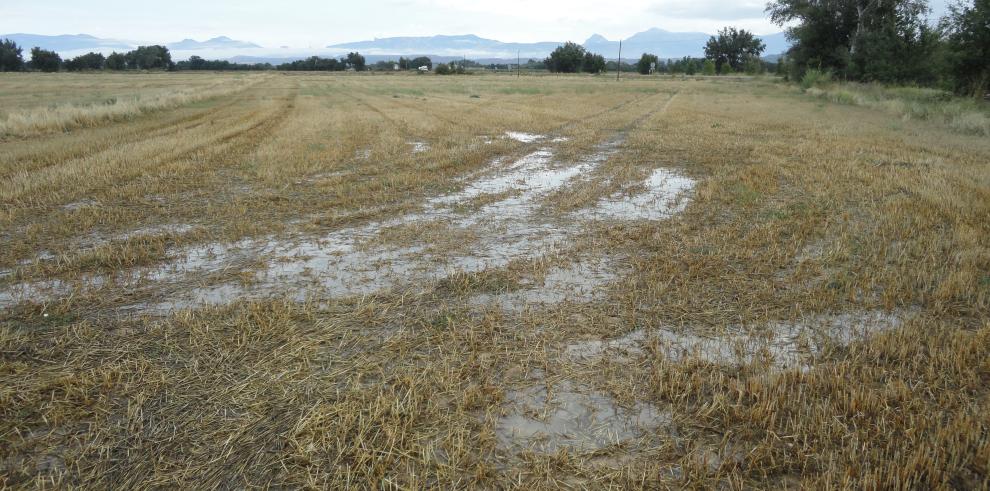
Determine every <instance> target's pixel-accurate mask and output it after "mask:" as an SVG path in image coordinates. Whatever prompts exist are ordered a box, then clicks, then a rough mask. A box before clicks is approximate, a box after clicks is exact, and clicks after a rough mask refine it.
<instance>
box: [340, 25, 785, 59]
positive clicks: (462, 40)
mask: <svg viewBox="0 0 990 491" xmlns="http://www.w3.org/2000/svg"><path fill="white" fill-rule="evenodd" d="M710 37H711V34H706V33H703V32H670V31H665V30H663V29H657V28H653V29H650V30H647V31H643V32H639V33H636V34H634V35H632V36H630V37H629V38H627V39H623V40H622V53H623V58H638V57H639V55H641V54H643V53H652V54H656V55H658V56H660V57H661V58H682V57H684V56H697V57H700V56H703V55H704V51H705V43H706V42H707V41H708V38H710ZM758 37H760V38H761V39H762V40H763V42H764V43H766V45H767V49H766V51H764V53H765V54H766V55H776V54H779V53H783V52H785V51H787V50H788V49H789V48H790V43H789V42H788V41H787V39H786V38H785V36H784V33H777V34H769V35H764V36H758ZM561 44H563V42H560V41H546V42H537V43H503V42H501V41H496V40H494V39H485V38H481V37H478V36H475V35H473V34H467V35H463V36H428V37H391V38H379V39H375V40H372V41H359V42H354V43H343V44H332V45H330V46H327V48H329V49H341V50H357V51H361V53H362V54H372V55H395V56H398V55H439V56H467V57H468V58H499V59H511V58H515V57H516V56H517V54H518V55H519V56H521V57H523V58H543V57H545V56H547V55H548V54H550V52H551V51H553V50H554V48H556V47H557V46H560V45H561ZM583 46H584V47H585V48H586V49H588V50H589V51H591V52H593V53H598V54H601V55H604V56H605V57H606V58H609V59H614V58H617V57H618V55H619V41H618V40H615V41H610V40H608V39H606V38H605V37H604V36H602V35H600V34H595V35H592V36H591V37H590V38H588V39H587V40H586V41H585V42H584V44H583Z"/></svg>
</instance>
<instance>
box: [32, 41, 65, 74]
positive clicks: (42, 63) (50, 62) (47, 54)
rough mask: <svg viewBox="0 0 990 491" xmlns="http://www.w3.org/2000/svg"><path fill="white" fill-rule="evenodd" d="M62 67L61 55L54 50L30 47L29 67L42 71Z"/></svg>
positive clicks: (53, 70)
mask: <svg viewBox="0 0 990 491" xmlns="http://www.w3.org/2000/svg"><path fill="white" fill-rule="evenodd" d="M61 67H62V57H60V56H59V55H58V53H56V52H54V51H48V50H47V49H41V48H38V47H34V48H31V68H33V69H35V70H41V71H43V72H57V71H58V69H59V68H61Z"/></svg>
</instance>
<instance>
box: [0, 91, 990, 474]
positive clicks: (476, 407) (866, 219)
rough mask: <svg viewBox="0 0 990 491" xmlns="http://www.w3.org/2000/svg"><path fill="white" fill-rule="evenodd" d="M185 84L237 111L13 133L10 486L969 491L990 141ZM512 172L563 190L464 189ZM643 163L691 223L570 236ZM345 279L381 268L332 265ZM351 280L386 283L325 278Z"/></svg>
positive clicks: (703, 102)
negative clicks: (558, 428)
mask: <svg viewBox="0 0 990 491" xmlns="http://www.w3.org/2000/svg"><path fill="white" fill-rule="evenodd" d="M33 76H36V77H39V79H40V80H43V82H44V83H39V84H37V87H38V89H37V90H38V91H42V93H45V92H43V91H44V90H50V89H51V88H52V85H49V84H54V85H56V86H57V84H66V85H67V86H73V85H74V84H80V83H85V84H86V85H87V86H90V87H92V89H91V90H93V91H99V92H112V91H125V92H126V90H130V89H125V87H124V86H125V85H138V84H141V83H147V84H149V85H148V87H149V89H148V90H158V89H153V88H152V87H159V86H162V85H165V83H164V82H162V80H169V79H167V78H165V79H160V78H157V77H159V76H158V75H130V76H129V78H128V79H127V80H128V82H127V83H126V84H123V83H122V82H121V81H120V79H119V78H117V76H108V78H105V79H101V78H100V77H101V76H88V75H78V76H76V75H73V76H60V78H58V79H49V78H44V79H42V77H43V76H42V75H33ZM162 76H163V77H164V75H162ZM170 76H171V75H170ZM145 77H149V78H145ZM81 80H83V81H84V82H80V81H81ZM101 83H102V85H101ZM184 83H185V82H184ZM189 83H196V84H202V85H199V86H197V87H196V88H195V89H193V88H190V89H188V90H197V91H199V89H201V88H202V87H224V88H227V87H237V89H236V90H231V91H229V92H218V93H216V94H213V95H212V96H210V97H206V98H202V99H199V100H198V101H196V102H194V103H181V104H179V103H175V104H168V105H166V106H163V107H161V108H158V110H155V111H139V112H137V113H135V114H132V115H130V116H128V117H127V118H126V119H116V118H104V119H94V120H91V121H88V122H86V123H85V124H82V125H80V126H77V127H76V129H75V130H74V131H72V132H68V133H51V134H46V135H43V136H40V135H33V134H23V135H20V136H14V135H11V136H8V137H7V139H6V140H4V141H2V142H0V204H2V207H0V241H2V243H3V247H2V248H0V306H2V308H3V310H2V312H0V441H2V442H3V443H4V444H3V445H0V482H2V483H4V484H5V485H8V486H13V487H38V488H48V487H72V486H78V487H92V488H106V487H115V488H117V487H166V486H167V487H249V486H250V487H292V488H296V487H334V488H340V487H359V488H402V489H405V488H425V487H444V488H472V487H481V488H525V489H558V488H570V487H588V488H603V487H611V488H620V487H621V488H629V487H632V488H668V487H675V488H681V487H683V488H713V487H723V488H746V487H759V488H782V487H804V488H813V489H819V488H857V489H862V488H912V489H914V488H925V489H928V488H934V489H939V488H941V489H946V488H968V489H972V488H980V487H984V488H985V487H987V486H988V485H990V481H988V476H990V399H988V397H990V393H988V391H987V384H988V382H990V362H988V360H990V322H988V321H987V319H988V318H990V221H988V220H987V217H988V216H990V191H988V190H990V142H988V141H987V140H986V139H985V138H982V137H978V136H971V135H967V134H961V133H959V132H956V131H953V130H952V129H951V128H948V127H946V126H945V125H944V124H943V123H942V122H940V121H934V120H906V121H898V122H897V124H896V125H894V124H891V123H890V121H889V114H887V113H885V112H883V111H878V110H876V109H873V108H870V107H858V106H855V105H843V104H830V103H827V102H825V101H821V100H815V99H812V98H808V97H807V96H805V95H803V94H798V93H795V92H794V91H791V90H789V89H787V88H785V87H782V86H779V85H775V84H772V83H769V82H765V81H760V80H751V81H746V80H739V81H735V80H730V81H723V80H700V81H697V80H675V79H669V78H662V79H633V78H630V79H629V80H625V81H623V82H621V83H615V82H614V81H613V80H611V79H603V78H593V77H522V78H519V79H517V78H514V77H512V78H510V77H498V76H472V77H427V76H380V77H367V76H355V75H324V74H273V75H271V76H266V77H264V78H261V79H257V80H255V79H250V81H249V79H245V78H236V79H235V78H234V77H232V76H228V75H203V76H202V77H197V78H196V79H195V80H193V81H189ZM5 84H6V86H10V87H13V86H17V87H18V90H17V94H19V97H20V98H21V99H16V98H11V95H10V92H9V91H6V90H0V93H2V94H3V97H4V98H6V99H5V101H4V102H5V103H6V102H7V99H10V100H11V101H16V102H12V103H11V105H10V106H9V107H18V108H19V109H18V111H25V114H26V113H29V112H31V111H34V110H35V109H34V108H33V107H32V105H31V103H30V101H32V100H34V99H35V98H34V97H33V93H32V91H31V90H32V89H31V85H32V84H31V83H28V82H27V79H26V78H25V77H24V76H22V75H16V76H13V77H9V78H8V77H0V87H3V86H5ZM74 90H75V91H76V92H77V93H78V95H79V97H78V98H77V100H85V98H86V96H85V90H83V89H82V88H77V89H74ZM167 90H169V91H172V93H179V92H181V91H183V90H187V89H182V88H175V87H171V88H169V89H167ZM224 90H226V89H224ZM122 93H123V92H122ZM473 95H477V96H480V97H477V98H475V97H471V96H473ZM15 104H16V106H15ZM506 131H520V132H529V133H533V134H538V135H547V136H546V137H545V138H542V139H539V140H537V141H533V142H520V141H515V140H513V139H510V138H504V137H502V136H503V135H504V133H505V132H506ZM555 137H560V138H566V141H565V140H562V139H561V140H558V141H552V139H553V138H555ZM411 142H422V143H424V144H426V145H427V147H428V148H426V149H425V150H424V151H421V152H413V145H412V144H411ZM541 151H544V152H545V154H540V153H539V152H541ZM534 155H535V157H534ZM541 155H544V156H546V161H545V162H544V161H542V160H539V159H540V158H543V157H541ZM526 159H530V160H526ZM493 162H498V163H493ZM519 162H523V163H525V162H538V163H540V162H542V163H540V166H537V167H538V168H539V169H540V172H542V174H539V175H542V176H544V177H545V178H546V179H549V178H548V177H546V176H555V175H558V174H555V173H557V172H559V173H565V172H567V171H568V169H575V168H577V169H581V170H582V172H581V173H579V174H576V176H577V177H574V178H571V179H570V180H566V181H565V182H564V183H563V184H561V185H559V186H557V187H549V188H547V189H548V190H547V191H546V192H545V193H542V194H541V193H536V192H535V191H532V189H539V186H540V185H543V184H542V183H543V182H544V181H541V180H540V179H535V178H533V177H532V176H531V175H525V174H524V175H523V177H524V178H523V179H521V180H520V179H515V177H513V179H508V181H509V182H508V184H506V186H507V187H492V188H489V189H488V192H480V193H478V194H472V192H473V191H472V189H474V188H472V186H476V187H477V186H478V184H477V183H479V182H486V181H485V180H484V179H486V178H493V179H497V178H498V177H499V176H515V174H513V169H514V167H512V166H513V165H516V164H514V163H519ZM589 162H590V163H589ZM518 165H521V164H518ZM581 165H584V167H580V166H581ZM657 168H668V169H671V171H672V172H676V173H677V174H678V175H683V176H690V177H692V178H694V179H695V180H696V181H697V184H696V186H695V188H694V189H693V191H692V192H691V194H690V196H689V198H690V201H689V202H688V203H687V206H686V207H685V208H684V209H683V212H681V213H678V214H676V215H674V216H671V217H669V218H665V219H656V220H587V219H585V218H582V217H583V215H581V214H580V212H581V211H582V210H587V209H589V208H591V207H594V206H595V204H596V203H599V202H600V200H601V199H603V198H605V197H608V196H614V195H616V194H617V193H618V194H622V193H625V194H627V195H635V194H637V193H642V192H645V191H644V186H643V184H642V182H643V180H644V179H645V178H646V176H649V175H650V173H651V172H652V171H653V170H654V169H657ZM533 175H536V174H533ZM516 177H517V176H516ZM527 179H529V180H527ZM493 182H494V181H493ZM527 186H529V187H527ZM457 193H462V194H463V195H464V196H465V198H464V199H463V200H461V201H457V202H455V203H451V204H450V205H449V207H447V208H444V207H442V206H441V205H438V204H436V199H435V198H437V197H449V196H457ZM527 199H529V200H531V202H530V203H529V204H528V205H527V204H526V203H527V202H526V201H525V200H527ZM513 200H516V201H513ZM517 201H519V202H522V203H523V205H520V206H517V207H513V206H510V205H506V204H505V203H516V202H517ZM431 203H433V204H431ZM509 212H511V213H516V215H511V214H510V215H508V216H500V214H499V213H509ZM486 213H487V214H486ZM424 217H425V218H424ZM472 217H476V218H477V217H480V218H484V220H478V222H477V223H472V224H466V222H465V220H466V219H468V218H472ZM492 223H494V224H492ZM503 232H504V236H503V235H499V234H501V233H503ZM554 234H559V235H560V236H561V237H562V239H561V240H559V241H557V242H555V243H554V244H553V246H552V247H549V248H539V247H535V246H533V247H531V248H528V249H527V248H525V247H522V246H520V245H519V244H524V245H525V244H526V242H525V241H520V239H519V237H518V236H519V235H522V236H524V237H523V239H528V240H532V241H533V242H538V240H537V239H540V238H545V237H547V236H551V237H552V236H555V235H554ZM341 240H352V241H353V242H344V243H345V244H349V245H348V247H350V248H348V247H340V248H339V250H338V249H332V247H331V246H332V245H333V244H337V242H334V241H338V242H339V241H341ZM500 245H504V246H505V248H500V247H497V246H500ZM207 246H210V247H207ZM321 247H323V248H325V249H321ZM512 247H516V248H520V247H522V249H521V250H522V252H519V253H515V252H512V251H514V250H515V249H512ZM526 247H530V246H526ZM207 249H208V250H207ZM484 250H492V251H496V252H498V253H500V254H502V253H504V254H506V255H507V257H506V258H505V259H506V260H504V261H501V262H493V263H491V265H489V266H488V267H479V266H478V264H477V263H474V262H471V261H469V260H468V259H472V256H471V254H472V251H474V252H477V251H484ZM506 250H507V251H509V252H504V251H506ZM327 251H334V252H327ZM382 251H384V252H385V253H389V254H392V255H388V254H384V253H383V254H379V253H380V252H382ZM361 254H366V255H367V257H369V258H374V259H376V260H377V261H378V262H380V263H381V264H376V265H374V266H373V267H370V266H369V268H372V269H362V268H365V265H354V264H349V263H345V262H335V261H337V259H335V258H338V257H344V258H352V257H357V258H364V257H366V256H361ZM376 254H378V255H376ZM310 256H313V257H316V259H319V260H309V259H307V258H309V257H310ZM190 258H195V259H196V260H197V261H199V263H198V264H205V265H207V266H203V267H199V266H195V265H194V264H193V262H192V259H190ZM457 259H460V260H462V261H463V262H461V263H456V262H450V261H453V260H457ZM475 259H476V258H475ZM599 259H604V260H601V261H599ZM320 261H322V262H320ZM431 261H435V262H431ZM445 261H446V262H445ZM451 264H460V265H461V266H460V267H447V266H449V265H451ZM273 265H280V266H273ZM299 265H305V266H306V267H305V268H302V267H298V266H299ZM437 265H444V266H445V267H446V269H445V268H439V267H437ZM582 265H583V266H582ZM178 266H182V267H183V268H188V271H187V272H185V273H183V274H178V273H176V272H175V271H173V269H172V268H173V267H178ZM194 266H195V267H194ZM399 266H408V269H400V268H399ZM578 266H580V267H578ZM297 267H298V268H297ZM280 268H281V269H280ZM293 268H297V269H293ZM348 268H350V269H348ZM374 268H379V269H377V270H376V269H374ZM417 268H420V269H417ZM434 269H435V270H436V271H434ZM421 270H422V271H421ZM571 270H573V271H575V272H571V273H568V271H571ZM273 271H275V272H277V273H278V275H276V276H271V275H272V274H274V273H272V272H273ZM341 271H343V272H344V273H346V272H348V271H358V272H359V273H360V274H356V275H355V277H354V278H351V279H352V280H353V282H354V283H355V284H356V283H358V279H359V278H358V276H360V279H361V280H362V281H364V280H367V279H369V278H370V279H372V280H375V281H381V282H382V283H381V285H380V288H379V287H376V288H373V289H370V290H368V291H366V292H365V291H364V290H361V289H360V288H357V287H356V286H355V285H346V284H345V285H344V286H342V287H341V286H338V287H337V288H338V289H337V290H333V289H326V290H321V289H318V288H315V287H314V285H318V284H319V283H318V282H317V283H313V282H312V280H313V279H314V278H316V279H318V280H319V279H322V280H323V281H326V279H327V278H328V277H329V276H328V275H334V274H337V272H341ZM389 274H391V275H393V276H397V278H391V277H388V278H386V277H387V276H388V275H389ZM266 275H267V276H266ZM345 278H346V275H345ZM403 278H406V279H408V280H409V281H405V282H403V281H402V280H403ZM386 280H388V281H386ZM568 282H576V283H578V284H585V285H588V286H589V287H590V288H591V289H592V290H594V292H593V293H594V295H584V294H578V293H576V292H574V291H571V290H567V289H566V288H564V287H562V286H560V285H567V284H569V283H568ZM345 283H346V281H345ZM25 285H31V286H32V287H33V288H35V289H36V291H34V290H32V291H31V293H32V294H31V295H29V296H28V297H27V298H22V297H19V296H15V297H11V296H10V294H11V292H16V291H18V288H25ZM374 285H377V283H375V282H372V286H374ZM328 288H329V287H328ZM349 288H352V289H353V288H357V290H352V289H349ZM561 288H564V289H561ZM353 291H361V292H362V293H360V294H347V293H346V292H352V293H353ZM196 292H199V293H201V294H202V292H212V296H210V295H205V294H202V295H200V296H199V297H195V296H194V295H193V294H194V293H196ZM342 292H344V293H342ZM554 294H562V295H563V297H564V301H560V299H559V298H557V299H556V300H552V301H551V300H548V301H546V302H540V301H537V300H539V299H544V300H546V299H553V298H555V297H554ZM5 295H6V296H5ZM190 295H193V297H191V296H190ZM194 297H195V298H199V300H201V301H202V303H196V302H193V303H186V302H188V301H189V299H190V298H194ZM170 302H171V303H170ZM505 302H510V303H512V305H507V304H506V303H505ZM211 303H213V304H220V305H209V304H211ZM163 306H171V307H179V308H177V309H175V308H163ZM873 318H879V319H894V320H893V321H890V322H889V323H888V324H887V325H886V328H885V329H877V330H875V331H873V332H871V333H870V334H869V335H868V336H865V337H860V336H851V337H843V336H839V335H835V332H838V330H842V329H847V328H849V329H851V328H856V327H857V326H860V325H863V324H864V323H866V322H867V321H866V319H873ZM813 320H814V322H817V323H819V324H822V325H829V326H832V327H831V329H833V332H831V334H833V335H832V336H831V337H830V336H828V334H829V333H830V332H829V331H820V330H819V331H815V330H813V329H812V328H811V327H809V326H812V325H817V324H814V323H813V322H812V321H813ZM782 326H797V327H796V328H795V329H796V332H798V333H799V334H797V335H794V336H793V337H790V335H787V336H784V335H781V334H780V333H781V332H783V331H782ZM760 339H771V340H774V341H772V342H766V343H761V342H760V341H759V340H760ZM602 342H606V343H604V344H603V343H602ZM608 342H611V343H613V344H608ZM589 343H590V344H589ZM601 346H608V348H601ZM596 350H597V351H596ZM574 352H582V353H590V354H589V355H588V356H585V357H575V356H574V355H573V353H574ZM791 356H796V358H793V359H796V360H799V363H797V364H793V363H790V364H788V363H784V362H785V361H786V360H791V359H792V358H789V357H791ZM541 391H543V392H545V393H547V394H548V395H549V398H550V403H549V404H547V405H543V403H542V402H540V401H541V400H539V397H535V398H533V400H527V399H526V398H527V397H531V396H532V394H539V393H541ZM527 394H529V396H527ZM575 401H578V402H575ZM582 401H583V402H582ZM524 403H525V404H524ZM526 404H528V405H530V406H535V409H533V408H531V409H533V410H531V411H529V412H526V411H521V410H520V409H519V408H520V407H521V406H524V405H526ZM582 404H591V406H592V409H594V411H591V413H588V414H584V413H582V411H583V409H581V408H583V407H584V406H582ZM562 408H563V409H562ZM642 408H649V411H647V412H648V413H650V414H653V416H652V417H650V418H648V419H649V421H650V423H649V424H648V425H645V426H644V427H642V428H640V430H639V431H636V432H634V434H632V435H623V436H621V438H618V440H619V441H617V442H615V443H612V444H601V442H599V443H598V444H595V445H590V446H588V445H586V446H579V445H571V444H569V443H567V442H569V441H570V440H569V438H574V436H573V435H571V434H570V433H576V432H579V430H584V429H586V427H593V426H595V425H596V424H597V425H603V426H604V429H609V430H610V431H613V432H614V431H619V430H621V428H619V427H612V426H609V424H611V423H614V421H612V420H608V421H606V420H604V419H599V416H598V415H599V414H604V413H615V415H616V417H615V418H614V419H615V420H622V418H623V417H624V416H623V415H625V414H627V413H629V412H630V411H634V410H635V411H640V410H641V409H642ZM565 409H566V410H565ZM568 411H570V412H568ZM595 411H598V412H597V413H595ZM644 414H645V413H644ZM581 418H585V419H583V420H582V419H581ZM588 418H590V419H588ZM519 421H526V422H527V424H529V425H537V426H538V425H539V424H540V423H539V422H540V421H543V422H555V423H557V424H563V425H564V426H565V429H566V430H567V431H564V432H558V433H554V432H551V434H549V435H547V437H548V439H549V441H550V442H551V443H554V442H556V443H560V442H564V443H562V444H560V445H559V446H557V447H556V448H555V449H554V450H553V451H549V452H544V451H541V445H545V444H547V440H539V439H531V438H526V437H525V436H520V435H519V434H518V433H517V434H515V436H513V434H512V433H510V432H507V431H506V427H507V426H512V424H513V423H518V422H519ZM568 421H569V423H568ZM568 425H570V426H568ZM546 428H549V426H546V427H544V429H546ZM516 429H517V430H518V429H520V428H516ZM523 429H525V428H523ZM520 447H531V450H530V451H526V450H523V449H521V448H520ZM543 448H545V447H543Z"/></svg>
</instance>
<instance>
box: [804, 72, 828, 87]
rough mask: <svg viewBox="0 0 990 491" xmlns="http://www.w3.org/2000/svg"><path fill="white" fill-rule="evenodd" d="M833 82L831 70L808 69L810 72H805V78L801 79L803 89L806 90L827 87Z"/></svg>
mask: <svg viewBox="0 0 990 491" xmlns="http://www.w3.org/2000/svg"><path fill="white" fill-rule="evenodd" d="M831 81H832V71H831V70H819V69H817V68H810V69H808V71H806V72H804V76H803V77H801V88H802V89H804V90H808V89H810V88H812V87H815V86H818V85H825V84H827V83H829V82H831Z"/></svg>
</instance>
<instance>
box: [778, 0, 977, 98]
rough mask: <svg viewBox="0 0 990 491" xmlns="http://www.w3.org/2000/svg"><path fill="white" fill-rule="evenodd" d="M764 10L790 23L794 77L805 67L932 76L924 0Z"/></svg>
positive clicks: (840, 1) (883, 77)
mask: <svg viewBox="0 0 990 491" xmlns="http://www.w3.org/2000/svg"><path fill="white" fill-rule="evenodd" d="M978 1H985V0H978ZM767 11H768V12H769V13H770V19H771V20H772V21H773V22H774V23H776V24H778V25H781V26H785V25H786V26H789V27H788V28H787V36H788V38H789V39H791V40H792V41H793V42H794V46H793V47H792V48H791V50H790V51H789V52H788V58H789V60H790V62H791V64H790V66H791V67H792V68H793V69H794V73H792V75H793V76H794V77H795V79H798V80H799V79H800V78H801V76H802V75H803V73H804V71H805V70H807V69H808V68H816V69H819V70H823V71H831V72H833V73H834V74H836V75H838V76H840V77H845V78H853V79H858V80H877V81H884V82H898V81H900V82H904V81H909V80H913V79H918V78H925V77H927V78H931V76H932V73H931V72H930V69H931V66H932V63H931V56H932V54H933V52H934V47H935V36H934V33H933V32H932V30H931V29H930V28H929V27H928V26H927V23H926V20H925V18H924V16H925V14H926V13H927V12H928V6H927V3H926V1H925V0H883V1H881V0H829V1H820V0H776V1H773V2H771V3H770V4H768V5H767ZM984 29H986V27H985V26H984ZM926 71H928V74H927V75H926V74H925V72H926Z"/></svg>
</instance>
